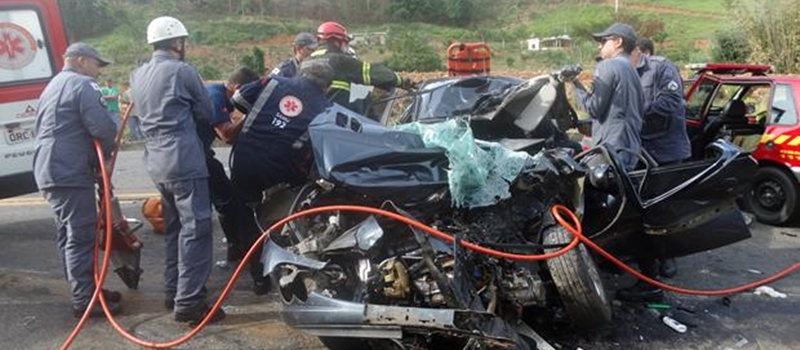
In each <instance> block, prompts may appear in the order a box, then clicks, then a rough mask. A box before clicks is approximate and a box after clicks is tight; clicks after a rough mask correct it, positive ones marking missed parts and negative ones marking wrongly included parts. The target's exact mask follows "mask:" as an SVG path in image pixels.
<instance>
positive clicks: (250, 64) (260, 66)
mask: <svg viewBox="0 0 800 350" xmlns="http://www.w3.org/2000/svg"><path fill="white" fill-rule="evenodd" d="M239 63H240V64H241V65H242V66H245V67H247V68H250V69H252V70H253V71H254V72H256V73H258V75H264V73H265V72H266V69H265V68H264V51H262V50H261V49H259V48H257V47H253V48H252V49H251V51H250V52H249V53H248V54H247V55H244V56H242V58H241V59H240V60H239Z"/></svg>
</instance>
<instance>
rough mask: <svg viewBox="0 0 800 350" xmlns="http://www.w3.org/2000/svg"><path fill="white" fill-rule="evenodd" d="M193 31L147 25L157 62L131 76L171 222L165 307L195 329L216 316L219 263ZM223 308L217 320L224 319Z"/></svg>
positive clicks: (148, 162) (151, 166)
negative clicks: (189, 55) (213, 285)
mask: <svg viewBox="0 0 800 350" xmlns="http://www.w3.org/2000/svg"><path fill="white" fill-rule="evenodd" d="M188 36H189V33H188V32H187V31H186V27H184V26H183V23H181V22H180V21H179V20H177V19H175V18H172V17H167V16H165V17H158V18H156V19H154V20H152V21H151V22H150V24H149V25H148V26H147V43H148V44H150V45H153V49H154V52H153V55H152V58H151V59H150V61H149V62H148V63H146V64H144V65H143V66H141V67H139V68H138V69H136V70H135V71H134V72H133V73H132V74H131V79H130V82H131V90H132V91H133V100H134V101H135V103H136V104H135V108H136V110H137V112H138V113H137V114H138V115H139V117H140V118H141V122H142V132H143V133H144V136H145V155H144V159H145V166H146V168H147V172H148V173H149V175H150V177H151V179H152V180H153V182H154V183H155V185H156V188H157V189H158V191H159V192H160V193H161V198H162V210H163V215H164V220H165V239H166V242H167V246H166V267H165V271H164V280H165V289H166V290H165V292H166V299H165V306H166V307H167V308H168V309H173V310H174V316H175V320H176V321H178V322H189V323H190V324H195V323H197V322H199V321H200V320H202V319H203V318H204V317H205V315H206V314H207V313H208V312H209V311H210V308H209V305H208V304H207V302H206V288H205V284H206V281H207V280H208V277H209V275H210V274H211V267H212V265H213V256H212V253H213V237H212V226H211V201H210V194H209V189H208V168H207V167H206V163H205V154H204V152H203V146H202V143H201V142H200V139H199V138H198V136H197V131H196V125H197V124H200V123H204V124H208V123H210V122H211V118H212V110H211V101H210V100H209V98H208V94H207V93H206V90H205V87H204V85H203V81H202V79H201V78H200V75H199V74H198V73H197V71H196V70H195V69H194V68H193V67H192V66H190V65H188V64H186V63H185V62H183V60H184V57H185V54H186V49H185V45H186V38H187V37H188ZM224 317H225V313H224V311H223V310H217V311H216V312H215V314H214V317H213V318H212V319H211V322H215V321H219V320H222V319H223V318H224Z"/></svg>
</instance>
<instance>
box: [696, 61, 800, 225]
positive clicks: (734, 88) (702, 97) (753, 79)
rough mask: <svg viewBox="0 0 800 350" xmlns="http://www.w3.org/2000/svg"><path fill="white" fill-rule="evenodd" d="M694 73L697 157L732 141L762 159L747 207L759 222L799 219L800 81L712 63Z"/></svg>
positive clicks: (762, 67)
mask: <svg viewBox="0 0 800 350" xmlns="http://www.w3.org/2000/svg"><path fill="white" fill-rule="evenodd" d="M688 68H690V69H692V70H693V71H695V72H696V76H695V78H693V80H694V82H693V83H692V84H691V87H690V88H688V90H687V91H686V102H687V108H686V123H687V129H688V132H689V137H690V139H691V141H692V153H693V157H695V158H700V157H702V156H703V155H702V152H703V149H704V146H705V145H707V144H708V143H709V142H710V141H712V140H714V139H717V138H726V139H728V140H730V141H733V142H734V143H735V144H737V145H739V146H740V147H742V148H743V149H745V150H746V151H748V152H751V153H752V155H753V157H755V158H756V159H757V160H758V163H759V169H758V172H757V174H756V176H755V178H754V182H753V184H752V187H751V188H750V190H749V191H746V192H745V193H744V194H743V202H744V203H743V204H744V206H745V207H746V209H748V210H750V211H751V212H753V213H754V214H755V215H756V217H757V219H758V220H759V221H761V222H764V223H768V224H773V225H784V224H787V223H790V222H791V221H792V220H793V219H796V218H797V212H798V190H799V188H798V186H800V183H798V181H800V124H798V120H800V116H798V108H797V107H798V106H797V101H800V76H781V75H771V74H769V73H770V72H771V71H772V67H771V66H767V65H751V64H729V63H713V64H699V65H691V66H689V67H688Z"/></svg>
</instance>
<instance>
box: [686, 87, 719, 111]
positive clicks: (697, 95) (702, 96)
mask: <svg viewBox="0 0 800 350" xmlns="http://www.w3.org/2000/svg"><path fill="white" fill-rule="evenodd" d="M716 88H717V83H716V82H714V81H711V80H704V81H702V82H700V85H698V86H697V89H695V90H694V92H693V93H692V96H691V97H689V100H688V101H686V119H689V120H700V119H701V117H702V115H703V107H704V106H705V105H706V101H707V100H708V97H709V96H711V94H712V93H713V92H714V90H715V89H716Z"/></svg>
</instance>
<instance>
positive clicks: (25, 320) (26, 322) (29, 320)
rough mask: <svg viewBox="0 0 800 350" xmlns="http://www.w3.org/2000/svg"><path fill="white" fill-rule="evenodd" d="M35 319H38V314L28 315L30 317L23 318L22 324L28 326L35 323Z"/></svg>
mask: <svg viewBox="0 0 800 350" xmlns="http://www.w3.org/2000/svg"><path fill="white" fill-rule="evenodd" d="M33 321H36V316H28V317H25V318H23V319H22V322H20V324H21V325H22V326H23V327H27V326H28V325H29V324H31V323H33Z"/></svg>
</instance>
